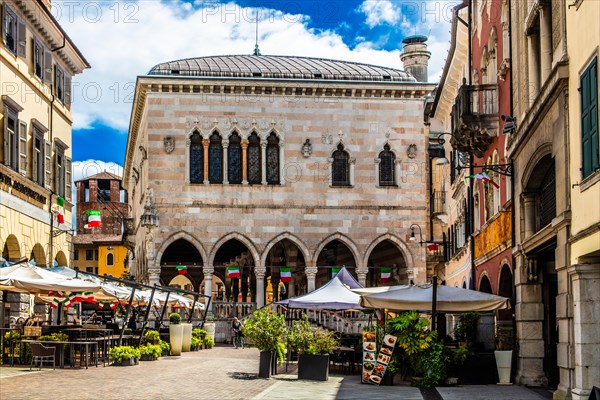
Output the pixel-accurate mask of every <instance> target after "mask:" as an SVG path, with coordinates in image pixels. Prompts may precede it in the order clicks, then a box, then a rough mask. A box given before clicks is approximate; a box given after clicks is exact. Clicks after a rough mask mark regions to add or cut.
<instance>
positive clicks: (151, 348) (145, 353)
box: [138, 344, 162, 361]
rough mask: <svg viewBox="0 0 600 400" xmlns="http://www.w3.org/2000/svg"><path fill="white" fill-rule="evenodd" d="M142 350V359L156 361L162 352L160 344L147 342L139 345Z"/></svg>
mask: <svg viewBox="0 0 600 400" xmlns="http://www.w3.org/2000/svg"><path fill="white" fill-rule="evenodd" d="M138 350H139V351H140V361H155V360H158V358H159V357H160V355H161V354H162V349H161V347H160V345H159V344H145V345H142V346H140V347H138Z"/></svg>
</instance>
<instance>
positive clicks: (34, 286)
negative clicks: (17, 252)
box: [0, 263, 100, 293]
mask: <svg viewBox="0 0 600 400" xmlns="http://www.w3.org/2000/svg"><path fill="white" fill-rule="evenodd" d="M99 289H100V284H98V283H95V282H92V281H88V280H83V279H78V278H68V277H65V276H63V275H60V274H57V273H55V272H52V271H48V270H47V269H44V268H39V267H36V266H33V265H30V264H23V263H21V264H15V265H11V266H9V267H5V268H0V290H11V291H18V292H26V293H49V292H95V291H97V290H99Z"/></svg>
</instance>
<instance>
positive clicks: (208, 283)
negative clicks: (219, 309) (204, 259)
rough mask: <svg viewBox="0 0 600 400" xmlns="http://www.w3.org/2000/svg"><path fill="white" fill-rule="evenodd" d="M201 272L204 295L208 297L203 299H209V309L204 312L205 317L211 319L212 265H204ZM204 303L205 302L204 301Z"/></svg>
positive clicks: (213, 270)
mask: <svg viewBox="0 0 600 400" xmlns="http://www.w3.org/2000/svg"><path fill="white" fill-rule="evenodd" d="M202 272H203V273H204V295H205V296H208V297H205V299H208V298H210V307H208V309H207V310H206V316H207V317H208V316H210V317H212V316H213V295H212V279H213V273H214V272H215V269H214V268H213V266H212V265H205V266H204V267H202ZM205 301H207V300H205ZM207 303H208V301H207ZM205 304H206V303H205Z"/></svg>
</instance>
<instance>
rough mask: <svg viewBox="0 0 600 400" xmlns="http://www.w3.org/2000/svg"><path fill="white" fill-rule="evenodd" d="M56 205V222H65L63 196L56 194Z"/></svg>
mask: <svg viewBox="0 0 600 400" xmlns="http://www.w3.org/2000/svg"><path fill="white" fill-rule="evenodd" d="M56 205H57V206H58V210H57V211H56V219H57V220H58V224H59V225H60V224H64V223H65V209H64V206H65V198H64V197H60V196H58V197H57V198H56Z"/></svg>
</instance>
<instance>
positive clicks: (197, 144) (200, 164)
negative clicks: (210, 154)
mask: <svg viewBox="0 0 600 400" xmlns="http://www.w3.org/2000/svg"><path fill="white" fill-rule="evenodd" d="M190 182H191V183H202V182H204V146H203V144H202V136H200V134H199V133H198V132H197V131H196V132H194V133H193V134H192V136H191V137H190Z"/></svg>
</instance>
